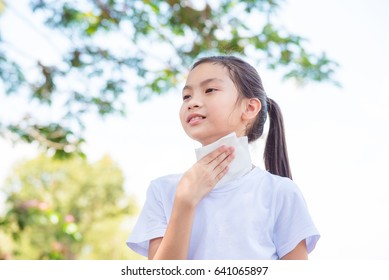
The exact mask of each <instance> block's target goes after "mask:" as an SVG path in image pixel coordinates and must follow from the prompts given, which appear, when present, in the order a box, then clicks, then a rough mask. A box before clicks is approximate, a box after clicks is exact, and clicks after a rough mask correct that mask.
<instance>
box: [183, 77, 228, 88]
mask: <svg viewBox="0 0 389 280" xmlns="http://www.w3.org/2000/svg"><path fill="white" fill-rule="evenodd" d="M213 81H217V82H221V83H223V82H224V81H223V80H222V79H219V78H209V79H206V80H204V81H201V82H200V87H203V86H204V85H206V84H208V83H210V82H213ZM192 88H193V87H192V86H191V85H185V86H184V88H183V89H182V91H184V90H186V89H192Z"/></svg>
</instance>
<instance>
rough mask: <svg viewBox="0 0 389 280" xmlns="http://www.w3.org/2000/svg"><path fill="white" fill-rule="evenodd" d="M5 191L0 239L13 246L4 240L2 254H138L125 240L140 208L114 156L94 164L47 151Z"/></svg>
mask: <svg viewBox="0 0 389 280" xmlns="http://www.w3.org/2000/svg"><path fill="white" fill-rule="evenodd" d="M4 192H5V195H6V197H7V202H6V210H5V212H4V214H3V215H1V214H0V240H1V238H2V239H4V240H5V241H4V243H5V244H8V247H5V246H4V245H3V244H1V246H0V248H1V249H0V257H3V258H14V259H129V258H136V257H137V256H135V254H132V253H131V251H130V250H129V249H128V248H127V247H126V245H125V241H126V238H127V235H128V234H129V229H130V228H131V225H130V222H131V217H132V215H134V214H135V212H136V209H137V207H136V204H135V202H134V200H133V199H131V198H130V197H128V196H127V195H126V194H125V192H124V189H123V175H122V172H121V170H120V169H119V167H118V166H117V165H116V164H115V163H114V162H113V161H112V160H111V159H110V158H109V157H108V156H105V157H104V158H102V159H101V160H99V161H97V162H95V163H92V164H91V163H88V162H87V161H86V160H85V159H84V158H81V157H73V158H72V159H67V160H58V159H53V158H50V157H47V156H45V155H41V156H39V157H37V158H36V159H33V160H30V161H26V162H24V163H21V164H19V165H18V166H16V167H15V169H14V171H13V174H11V175H10V176H9V177H8V178H7V180H6V182H5V185H4ZM7 238H8V242H6V240H7ZM9 244H11V245H9ZM7 248H8V249H7Z"/></svg>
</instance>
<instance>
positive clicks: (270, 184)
mask: <svg viewBox="0 0 389 280" xmlns="http://www.w3.org/2000/svg"><path fill="white" fill-rule="evenodd" d="M251 180H252V181H253V183H254V184H255V185H257V186H258V184H259V185H260V188H259V189H261V190H262V191H261V192H262V193H266V194H267V195H268V199H271V200H272V201H273V203H276V204H278V203H282V202H283V201H284V200H289V199H293V198H300V199H301V198H302V194H301V191H300V189H299V187H298V186H297V184H296V183H295V182H294V181H292V180H291V179H289V178H287V177H281V176H278V175H274V174H271V173H270V172H268V171H266V170H262V169H260V168H257V170H256V173H255V175H254V176H253V177H252V179H251ZM270 197H271V198H270Z"/></svg>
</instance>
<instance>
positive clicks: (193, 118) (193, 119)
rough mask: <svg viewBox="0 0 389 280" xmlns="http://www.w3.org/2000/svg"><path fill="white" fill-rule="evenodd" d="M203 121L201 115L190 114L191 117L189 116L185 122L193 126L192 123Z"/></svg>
mask: <svg viewBox="0 0 389 280" xmlns="http://www.w3.org/2000/svg"><path fill="white" fill-rule="evenodd" d="M203 119H205V117H204V116H202V115H199V114H192V115H189V117H188V118H187V119H186V122H187V123H189V124H194V123H197V122H199V121H201V120H203Z"/></svg>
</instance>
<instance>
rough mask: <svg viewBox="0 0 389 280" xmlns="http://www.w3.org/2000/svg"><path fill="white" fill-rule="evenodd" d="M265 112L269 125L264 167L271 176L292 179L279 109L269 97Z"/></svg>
mask: <svg viewBox="0 0 389 280" xmlns="http://www.w3.org/2000/svg"><path fill="white" fill-rule="evenodd" d="M267 112H268V114H269V119H270V120H269V121H270V124H269V134H268V136H267V140H266V146H265V152H264V154H263V157H264V161H265V167H266V169H267V170H268V171H269V172H270V173H272V174H275V175H279V176H282V177H288V178H290V179H292V172H291V170H290V166H289V159H288V151H287V148H286V140H285V131H284V120H283V118H282V114H281V109H280V107H279V106H278V104H277V103H276V102H275V101H274V100H272V99H270V98H269V97H267Z"/></svg>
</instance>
